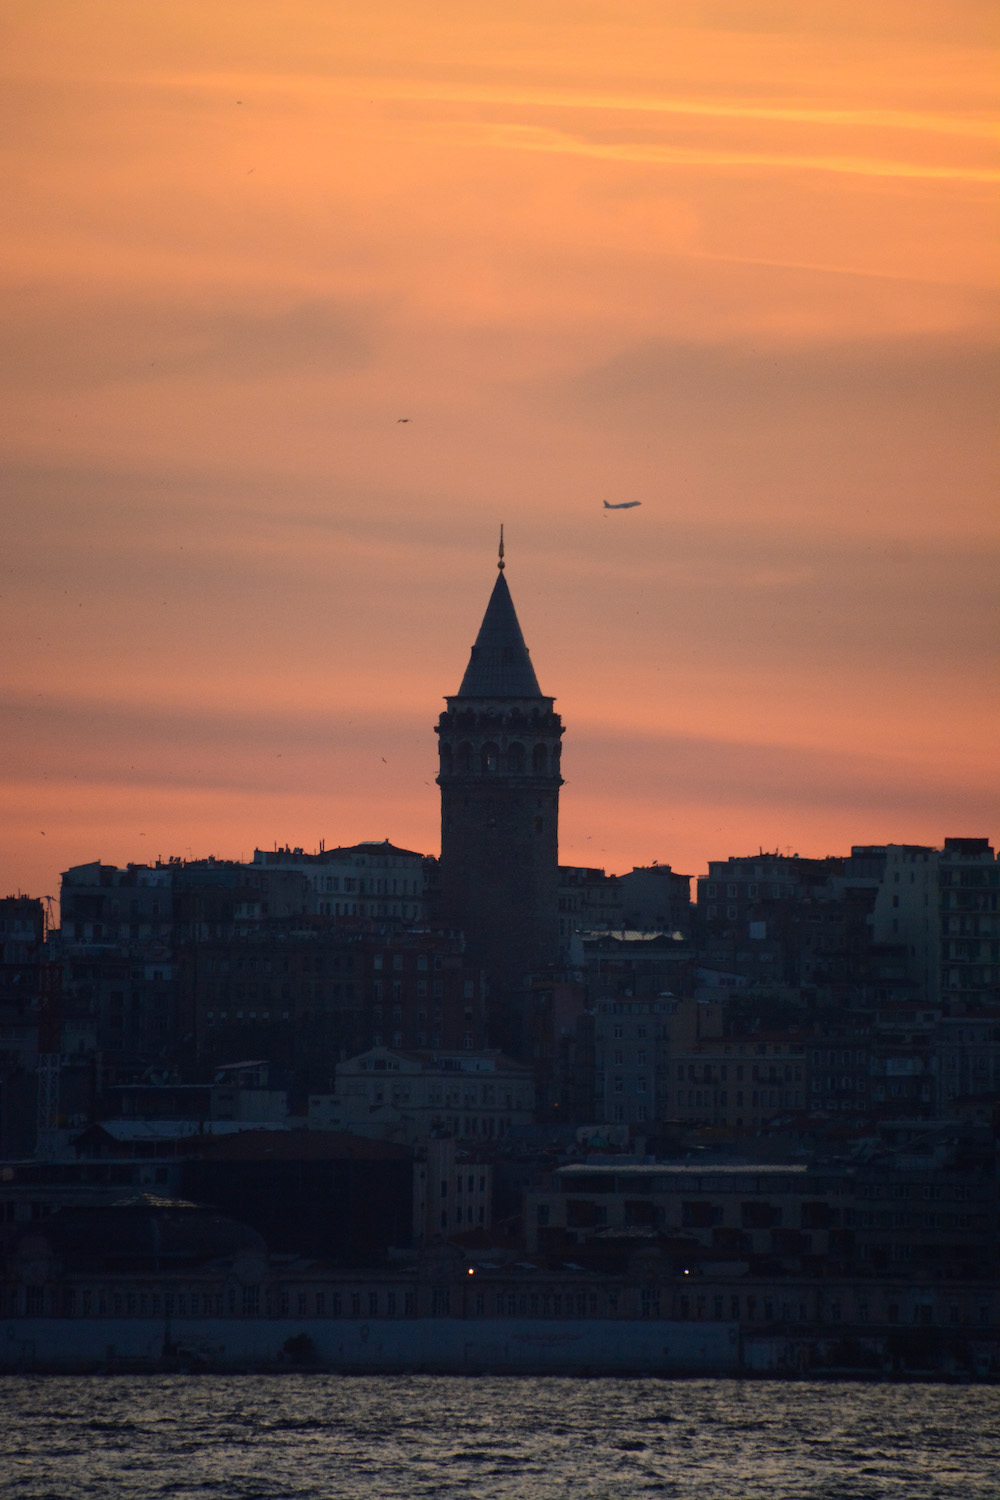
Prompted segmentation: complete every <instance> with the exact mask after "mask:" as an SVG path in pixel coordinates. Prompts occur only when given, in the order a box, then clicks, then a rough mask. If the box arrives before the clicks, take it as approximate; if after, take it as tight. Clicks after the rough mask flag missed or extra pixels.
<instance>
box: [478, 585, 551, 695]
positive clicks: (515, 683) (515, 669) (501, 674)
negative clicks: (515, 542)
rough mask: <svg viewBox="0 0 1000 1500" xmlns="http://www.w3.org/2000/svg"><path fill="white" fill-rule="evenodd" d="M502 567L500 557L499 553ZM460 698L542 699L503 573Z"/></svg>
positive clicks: (488, 610)
mask: <svg viewBox="0 0 1000 1500" xmlns="http://www.w3.org/2000/svg"><path fill="white" fill-rule="evenodd" d="M500 567H501V569H502V568H503V560H502V556H501V562H500ZM457 696H458V697H459V698H541V697H542V696H543V694H542V690H541V688H540V687H539V686H538V678H537V677H536V676H535V669H534V667H533V666H532V665H531V657H530V656H529V655H528V648H527V646H526V645H525V644H524V636H523V635H522V634H521V627H520V625H519V624H518V620H517V615H516V613H515V611H514V601H513V599H511V597H510V589H509V588H508V587H507V580H506V578H504V576H503V572H502V571H501V573H500V574H499V576H498V578H497V581H496V583H495V584H494V586H493V593H492V594H491V595H490V602H489V604H488V605H487V606H486V613H485V615H484V616H483V623H482V625H480V627H479V634H478V635H477V636H476V644H475V645H474V646H473V648H472V654H471V656H470V657H469V665H468V666H467V667H466V669H465V676H464V677H463V678H462V686H461V687H460V688H459V690H458V694H457Z"/></svg>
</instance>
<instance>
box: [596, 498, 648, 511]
mask: <svg viewBox="0 0 1000 1500" xmlns="http://www.w3.org/2000/svg"><path fill="white" fill-rule="evenodd" d="M641 504H642V501H641V500H623V501H622V502H621V504H620V505H612V504H611V501H610V500H605V502H604V509H605V510H634V509H635V507H636V506H637V505H641Z"/></svg>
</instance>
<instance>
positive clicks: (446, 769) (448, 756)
mask: <svg viewBox="0 0 1000 1500" xmlns="http://www.w3.org/2000/svg"><path fill="white" fill-rule="evenodd" d="M453 765H454V756H453V755H452V750H451V746H450V745H442V746H441V775H442V776H450V775H451V773H452V768H453Z"/></svg>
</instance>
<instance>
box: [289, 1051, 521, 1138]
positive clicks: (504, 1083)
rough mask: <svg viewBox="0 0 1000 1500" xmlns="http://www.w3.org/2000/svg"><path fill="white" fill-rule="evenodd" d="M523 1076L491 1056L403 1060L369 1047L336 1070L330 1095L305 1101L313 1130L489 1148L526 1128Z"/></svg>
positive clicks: (404, 1055) (414, 1055) (410, 1056)
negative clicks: (449, 1139)
mask: <svg viewBox="0 0 1000 1500" xmlns="http://www.w3.org/2000/svg"><path fill="white" fill-rule="evenodd" d="M534 1112H535V1084H534V1078H533V1075H532V1072H531V1069H530V1068H526V1067H522V1066H521V1065H520V1064H519V1063H515V1062H512V1061H511V1060H510V1059H509V1058H507V1057H504V1056H503V1055H502V1054H500V1053H497V1052H403V1051H394V1050H391V1049H390V1048H388V1047H373V1048H372V1049H371V1051H370V1052H363V1053H362V1054H361V1055H360V1056H359V1057H352V1058H349V1059H348V1060H347V1061H346V1062H342V1063H338V1064H337V1074H336V1092H335V1093H334V1094H313V1095H311V1096H310V1099H309V1125H310V1128H312V1129H314V1130H349V1131H351V1132H353V1133H354V1134H356V1135H373V1136H379V1137H383V1138H391V1139H394V1140H401V1141H402V1140H406V1141H409V1142H414V1143H415V1142H418V1141H426V1140H429V1139H430V1138H431V1137H432V1136H435V1135H442V1134H448V1135H452V1136H455V1137H459V1138H461V1139H463V1140H466V1141H487V1140H497V1139H499V1138H500V1137H502V1136H504V1135H506V1134H507V1132H508V1131H509V1130H510V1129H511V1128H512V1127H513V1126H515V1125H529V1124H531V1123H532V1122H533V1120H534Z"/></svg>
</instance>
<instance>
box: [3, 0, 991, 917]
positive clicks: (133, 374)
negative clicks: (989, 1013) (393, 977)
mask: <svg viewBox="0 0 1000 1500" xmlns="http://www.w3.org/2000/svg"><path fill="white" fill-rule="evenodd" d="M988 17H989V13H988V10H987V8H986V7H985V6H984V5H979V4H976V3H967V4H963V5H960V6H957V7H956V6H954V5H948V6H945V5H944V4H933V5H931V6H929V7H925V8H924V9H922V11H921V13H920V15H919V16H915V15H914V13H913V11H912V8H907V7H902V6H896V5H891V4H887V3H881V4H879V5H876V6H874V7H870V6H869V7H862V6H861V5H860V4H857V3H848V4H846V5H843V6H841V7H838V10H837V14H836V16H835V17H833V16H831V15H830V14H829V13H828V9H827V7H825V6H823V5H820V4H814V5H805V6H803V7H800V8H799V9H798V11H797V13H796V19H795V23H794V26H793V25H792V24H791V23H790V22H789V21H788V19H787V15H786V10H785V7H784V6H782V5H778V4H777V3H776V0H775V3H774V4H766V3H765V4H761V5H758V6H755V7H753V16H752V22H751V19H750V18H749V16H748V15H747V14H746V13H745V12H744V11H742V10H741V8H740V7H734V6H732V5H729V4H727V3H722V0H717V3H708V0H706V3H704V4H701V5H698V6H695V7H692V8H690V10H689V11H687V12H686V14H685V17H684V19H683V24H682V22H681V21H680V20H679V19H677V18H674V19H672V20H669V21H666V20H664V19H663V17H662V16H660V15H658V14H657V13H656V11H655V10H654V8H652V7H648V6H646V5H644V4H641V3H639V0H630V3H629V4H627V5H625V6H624V7H621V6H618V7H615V8H614V9H613V10H612V9H611V8H610V7H608V8H604V7H602V6H600V5H597V6H593V7H588V8H587V9H586V10H585V12H581V8H580V7H579V6H576V5H568V4H565V5H564V4H558V3H556V4H553V5H552V6H549V7H547V8H545V10H544V11H543V12H539V11H538V9H537V7H527V6H523V7H522V6H515V7H513V8H509V9H508V10H507V11H506V13H505V14H504V15H503V16H501V17H492V18H490V19H489V20H488V21H487V20H485V19H484V20H478V19H476V18H474V17H470V16H469V15H468V14H467V13H466V12H465V11H464V10H463V9H460V8H457V7H445V8H444V9H443V10H441V9H439V10H438V11H436V12H435V14H434V15H433V16H428V15H427V14H426V10H425V8H424V7H418V6H417V5H416V4H414V3H413V0H398V3H388V0H387V3H382V4H379V5H377V6H376V8H375V10H374V11H372V10H369V11H368V12H367V13H366V15H365V16H364V17H362V16H358V15H355V14H353V13H351V12H350V11H349V10H347V9H346V8H344V9H341V8H340V7H337V6H334V7H329V6H318V5H315V4H311V3H305V0H294V3H293V4H292V5H290V6H288V7H284V8H282V13H281V19H280V21H279V20H278V19H277V18H276V17H275V15H274V14H273V12H272V8H271V7H269V6H264V5H255V4H250V5H247V6H244V7H241V8H240V12H239V14H238V15H236V16H234V15H233V13H232V10H231V8H230V7H228V6H225V5H222V4H219V3H210V0H209V3H205V0H203V3H201V4H199V5H197V6H195V5H193V4H191V5H189V4H178V5H175V6H172V7H170V8H169V12H167V11H165V10H157V11H153V12H143V13H135V14H129V15H128V16H127V17H125V18H124V19H123V17H122V13H121V10H120V8H119V7H117V6H113V5H105V6H97V7H96V8H93V7H89V8H88V11H87V15H86V17H84V16H83V14H82V12H79V11H75V10H74V9H72V8H61V7H55V8H46V9H45V10H32V11H23V12H21V13H20V14H18V16H17V17H16V19H10V18H9V19H8V21H7V24H6V30H7V34H8V36H7V40H8V46H7V49H6V51H7V59H6V62H5V65H4V66H5V73H6V77H7V82H8V89H7V90H6V103H5V105H4V109H5V111H6V112H7V115H8V118H7V128H6V130H5V132H4V144H3V145H2V146H0V151H2V153H3V159H4V164H5V167H6V170H7V180H8V184H9V191H8V199H9V202H10V204H11V207H12V210H13V212H12V215H11V219H10V222H9V225H8V229H7V232H6V235H5V239H6V244H7V252H8V253H7V257H6V270H5V272H4V275H3V280H2V283H0V285H2V293H3V298H4V305H5V310H6V312H7V322H8V327H9V328H10V329H11V330H12V334H13V338H12V340H11V341H10V343H9V348H8V354H7V357H6V360H5V361H4V363H3V366H2V368H0V380H2V382H3V390H4V407H5V411H6V417H5V420H4V423H3V428H2V436H0V464H2V466H3V469H4V472H5V479H4V494H5V500H4V505H3V510H4V515H3V520H2V534H3V549H2V552H3V556H2V560H0V621H2V628H3V634H4V640H5V644H6V651H5V658H6V660H5V667H6V670H5V671H4V673H3V685H2V689H0V692H2V711H3V715H4V722H5V735H4V742H5V743H4V748H3V750H2V751H0V775H2V780H3V784H4V788H5V795H4V799H3V803H4V812H3V814H2V818H0V877H2V880H3V892H4V893H6V892H7V890H11V891H13V890H15V889H21V890H24V891H25V892H27V893H29V894H33V895H41V894H53V895H54V894H56V892H57V890H58V885H57V882H58V875H59V872H60V871H61V870H62V869H66V868H68V867H69V866H71V865H74V864H78V863H83V862H86V861H88V860H91V859H101V860H103V861H105V862H107V863H110V864H118V865H123V864H125V863H126V862H128V861H135V862H148V861H154V860H155V859H156V858H157V857H162V858H164V859H166V858H167V857H168V856H170V855H175V856H177V855H179V856H181V857H184V858H187V857H191V858H198V857H202V856H205V855H207V854H210V853H211V854H215V855H216V856H217V857H220V858H233V859H238V858H241V857H244V858H250V857H251V856H252V851H253V848H254V847H255V846H260V847H263V848H269V847H271V845H272V844H273V843H275V842H277V843H290V844H293V845H301V846H303V847H304V848H307V849H312V848H316V847H317V846H318V845H319V842H320V840H321V839H325V840H326V842H327V844H328V846H329V845H332V844H335V843H336V844H343V845H349V844H352V843H354V842H357V841H359V840H361V839H367V838H370V839H382V838H390V839H392V841H393V842H394V843H396V844H398V845H401V846H405V847H409V848H413V849H419V850H423V851H425V852H427V853H434V852H436V851H437V849H438V846H439V843H438V840H439V835H438V795H437V788H436V786H435V784H434V779H435V775H436V772H437V764H436V747H435V744H434V734H433V724H434V721H435V719H436V717H437V714H438V713H439V711H440V709H441V707H442V706H443V700H444V697H445V695H446V694H449V693H454V692H456V691H457V689H458V685H459V682H460V680H461V675H462V671H463V669H464V666H465V663H466V661H467V659H468V652H469V647H470V645H471V643H472V641H473V639H474V638H475V632H476V629H477V626H478V622H479V620H480V619H481V617H482V611H483V607H484V605H485V602H486V598H487V595H488V591H489V588H490V587H491V584H492V577H493V576H494V575H493V566H494V557H495V545H496V537H497V533H498V529H499V525H500V523H501V522H504V523H505V525H506V538H507V561H508V574H507V576H508V578H509V580H510V584H511V589H512V592H513V595H514V599H515V602H516V605H517V609H518V613H519V616H520V619H521V622H522V625H523V627H524V633H525V637H526V640H527V642H528V645H529V648H530V650H531V656H532V661H533V663H534V666H535V669H536V672H537V675H538V679H539V683H540V685H541V688H542V690H543V691H544V692H545V693H548V694H553V695H554V696H555V699H556V710H557V712H559V713H560V714H561V715H562V717H563V719H564V721H565V723H566V726H567V733H566V749H565V757H564V765H563V770H564V775H565V777H566V786H565V788H564V791H563V797H562V806H561V841H560V859H561V860H562V862H563V863H566V864H581V865H594V866H603V867H605V868H607V869H609V870H614V871H619V872H620V871H623V870H627V869H629V868H631V867H632V866H633V865H642V864H648V863H650V862H651V861H652V860H654V859H657V860H661V861H665V862H669V863H671V864H672V865H673V867H674V869H676V870H681V871H684V872H685V873H690V874H691V875H693V876H697V875H698V874H701V873H702V872H703V871H704V869H705V868H706V866H707V863H708V861H709V860H710V859H719V858H725V857H726V856H728V855H729V854H734V853H746V852H751V851H753V850H756V849H757V848H758V847H760V846H763V847H764V848H780V849H781V850H782V852H785V851H786V850H787V851H788V852H799V853H801V854H802V855H803V856H805V855H824V854H834V853H844V852H846V851H847V850H848V849H849V847H850V845H851V844H852V843H885V842H890V841H892V842H910V843H927V844H929V845H933V846H938V845H940V844H941V842H942V840H943V839H944V837H945V836H949V835H969V836H974V835H984V836H990V837H992V838H993V840H994V842H995V841H996V833H997V804H996V797H995V771H994V766H993V760H994V754H993V745H994V744H995V717H994V712H993V706H992V699H991V693H990V688H991V685H992V684H993V683H994V682H995V675H994V673H995V669H994V666H993V662H992V657H993V651H992V649H991V648H992V646H993V644H994V642H995V636H996V630H995V625H996V608H995V578H996V571H997V570H996V557H995V549H996V526H995V500H994V496H995V493H996V474H995V459H996V451H995V443H994V442H993V440H992V436H991V429H992V422H993V411H994V403H992V402H991V401H990V395H991V393H992V392H994V391H995V389H996V380H995V366H994V353H993V347H992V346H993V343H994V340H995V329H996V315H995V314H996V292H995V276H994V270H993V265H992V259H991V230H992V227H993V226H995V217H996V208H995V185H996V180H997V176H998V171H997V162H996V151H995V123H994V121H993V118H992V116H991V111H992V109H993V105H994V93H995V90H994V85H993V79H992V72H991V62H992V51H991V49H992V41H991V34H990V21H989V18H988ZM605 501H609V502H611V503H613V504H620V503H622V502H626V501H628V502H631V501H638V502H641V504H640V505H638V506H637V507H636V508H634V509H631V510H628V511H624V512H620V513H610V512H607V511H606V510H605V508H604V502H605Z"/></svg>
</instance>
